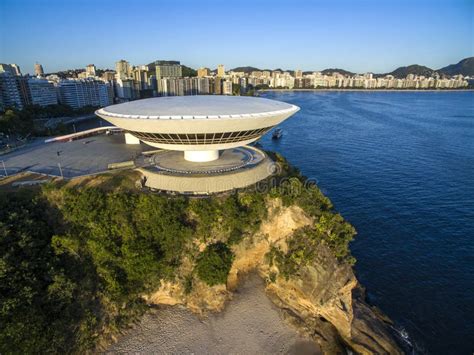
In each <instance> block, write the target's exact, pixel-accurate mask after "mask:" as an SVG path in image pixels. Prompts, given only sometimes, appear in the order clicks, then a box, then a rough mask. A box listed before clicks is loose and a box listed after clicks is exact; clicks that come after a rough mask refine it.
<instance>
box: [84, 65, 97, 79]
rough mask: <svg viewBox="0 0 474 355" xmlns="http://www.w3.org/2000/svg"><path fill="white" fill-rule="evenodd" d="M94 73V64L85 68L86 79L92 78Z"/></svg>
mask: <svg viewBox="0 0 474 355" xmlns="http://www.w3.org/2000/svg"><path fill="white" fill-rule="evenodd" d="M95 71H96V69H95V65H94V64H89V65H88V66H87V67H86V75H87V77H94V76H95V75H96V73H95Z"/></svg>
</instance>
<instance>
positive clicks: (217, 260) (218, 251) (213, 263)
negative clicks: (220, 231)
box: [196, 242, 234, 286]
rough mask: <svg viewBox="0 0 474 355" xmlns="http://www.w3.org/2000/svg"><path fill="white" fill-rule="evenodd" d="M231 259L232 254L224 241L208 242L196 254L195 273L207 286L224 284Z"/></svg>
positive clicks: (232, 257) (230, 265)
mask: <svg viewBox="0 0 474 355" xmlns="http://www.w3.org/2000/svg"><path fill="white" fill-rule="evenodd" d="M233 260H234V254H233V253H232V251H231V250H230V249H229V247H228V246H227V245H226V244H225V243H222V242H217V243H214V244H210V245H208V246H207V247H206V249H205V250H204V251H203V252H202V253H200V254H199V255H198V258H197V261H196V271H197V275H198V276H199V278H200V279H201V280H203V281H204V282H205V283H207V284H208V285H209V286H214V285H218V284H225V283H226V282H227V275H228V274H229V271H230V268H231V267H232V261H233Z"/></svg>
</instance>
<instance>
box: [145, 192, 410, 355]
mask: <svg viewBox="0 0 474 355" xmlns="http://www.w3.org/2000/svg"><path fill="white" fill-rule="evenodd" d="M270 203H271V204H270V206H269V216H268V219H267V221H265V222H264V223H262V225H261V227H260V230H259V231H258V232H257V233H256V234H255V235H253V236H252V237H251V238H246V239H244V240H243V241H242V242H241V243H240V244H239V245H237V246H235V247H234V253H235V260H234V262H233V266H232V269H231V271H230V273H229V277H228V282H227V287H224V286H214V287H208V286H206V285H205V284H203V283H198V284H197V285H195V286H196V287H193V290H192V292H191V293H190V294H188V295H185V294H184V292H183V287H182V286H181V285H175V284H169V283H167V284H163V286H162V287H161V289H160V290H159V291H158V292H157V293H155V294H154V295H152V296H150V297H149V298H148V301H149V302H152V303H166V304H176V303H181V304H185V305H187V306H188V307H189V308H190V309H191V310H193V311H194V312H197V313H202V312H205V311H219V310H221V309H222V308H223V306H224V303H225V302H226V301H227V300H229V299H230V298H231V291H232V290H233V289H235V288H236V287H237V285H238V283H239V278H240V276H241V275H244V274H247V273H248V272H250V271H253V270H256V271H257V272H258V273H259V274H260V276H261V277H263V278H264V279H265V280H267V287H266V291H267V294H268V296H269V297H270V299H271V300H272V301H273V302H274V303H275V304H276V305H278V306H279V307H280V308H282V309H284V310H285V311H287V313H288V314H289V315H290V320H292V321H293V322H294V323H295V324H296V325H297V326H299V327H300V329H302V330H304V331H305V332H307V333H309V334H311V335H312V337H313V338H314V339H315V340H316V341H317V342H318V343H319V345H320V346H321V348H322V350H323V352H324V353H340V352H343V351H344V348H345V347H349V348H351V349H352V350H354V351H356V352H357V353H362V354H384V353H389V354H400V353H403V351H402V350H401V348H400V347H399V346H398V344H397V343H396V341H395V339H394V337H393V336H392V335H391V332H390V328H389V324H388V323H387V320H386V318H385V317H383V315H381V314H380V313H379V312H377V311H376V310H374V309H372V308H371V307H370V306H369V305H368V304H367V303H365V301H364V292H363V290H362V288H361V286H360V285H359V283H358V281H357V279H356V277H355V275H354V273H353V271H352V268H351V266H350V265H348V264H345V263H341V262H339V261H338V260H337V259H336V258H335V257H334V256H333V254H332V252H331V250H330V249H329V248H328V247H327V246H325V245H320V246H319V247H318V252H317V257H316V258H315V260H313V262H312V263H311V264H309V265H307V266H305V267H302V268H301V270H299V272H298V273H297V275H295V276H292V277H290V278H289V279H288V280H287V279H285V278H284V277H282V276H279V275H278V269H277V267H276V266H275V265H273V266H270V265H269V262H268V260H266V259H267V258H266V257H265V255H266V254H267V253H268V251H269V250H270V248H271V246H272V245H274V246H275V245H276V246H278V247H279V248H280V249H281V250H285V249H286V248H287V246H286V240H287V238H288V237H290V236H291V235H292V233H293V232H294V231H295V230H296V229H298V228H301V227H304V226H308V225H311V224H312V223H313V220H312V219H311V218H309V217H308V216H307V215H306V214H305V213H304V212H303V210H301V208H299V207H297V206H291V207H283V206H281V204H280V203H279V201H278V200H272V201H271V202H270ZM275 275H276V276H275Z"/></svg>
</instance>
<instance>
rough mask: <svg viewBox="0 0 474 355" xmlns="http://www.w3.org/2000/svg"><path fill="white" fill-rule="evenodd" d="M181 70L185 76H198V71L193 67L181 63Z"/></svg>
mask: <svg viewBox="0 0 474 355" xmlns="http://www.w3.org/2000/svg"><path fill="white" fill-rule="evenodd" d="M181 70H182V72H183V76H184V77H187V76H197V71H196V70H195V69H193V68H190V67H187V66H186V65H181Z"/></svg>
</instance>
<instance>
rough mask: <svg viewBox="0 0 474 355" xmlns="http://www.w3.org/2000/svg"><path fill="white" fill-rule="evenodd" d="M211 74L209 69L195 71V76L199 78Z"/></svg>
mask: <svg viewBox="0 0 474 355" xmlns="http://www.w3.org/2000/svg"><path fill="white" fill-rule="evenodd" d="M210 74H211V70H210V69H209V68H199V69H198V71H197V75H198V77H199V78H204V77H206V76H209V75H210Z"/></svg>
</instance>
